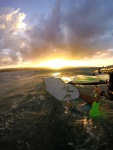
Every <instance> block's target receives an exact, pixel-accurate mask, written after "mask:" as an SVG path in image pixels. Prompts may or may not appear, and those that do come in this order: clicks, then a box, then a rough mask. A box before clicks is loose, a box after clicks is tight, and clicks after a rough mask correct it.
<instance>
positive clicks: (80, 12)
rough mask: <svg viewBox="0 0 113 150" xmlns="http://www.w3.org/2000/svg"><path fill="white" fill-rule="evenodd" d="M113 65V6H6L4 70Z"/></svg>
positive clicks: (41, 2) (62, 2)
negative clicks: (7, 68)
mask: <svg viewBox="0 0 113 150" xmlns="http://www.w3.org/2000/svg"><path fill="white" fill-rule="evenodd" d="M112 64H113V0H0V68H6V67H51V68H60V67H66V66H72V67H76V66H77V67H78V66H108V65H112Z"/></svg>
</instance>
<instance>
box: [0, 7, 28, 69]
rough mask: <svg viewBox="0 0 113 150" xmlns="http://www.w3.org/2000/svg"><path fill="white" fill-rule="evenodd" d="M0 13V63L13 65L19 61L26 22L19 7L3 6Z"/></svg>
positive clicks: (24, 39)
mask: <svg viewBox="0 0 113 150" xmlns="http://www.w3.org/2000/svg"><path fill="white" fill-rule="evenodd" d="M1 12H2V13H1V15H0V65H1V66H4V65H12V64H13V65H14V64H17V63H19V62H20V55H21V51H22V50H23V47H22V44H23V41H25V42H26V40H27V39H26V38H25V35H24V31H25V27H26V24H25V23H24V22H23V20H24V18H25V14H24V13H20V12H19V9H17V10H13V9H11V8H7V9H6V8H5V9H2V10H1Z"/></svg>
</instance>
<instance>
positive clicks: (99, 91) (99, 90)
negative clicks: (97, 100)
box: [95, 87, 105, 96]
mask: <svg viewBox="0 0 113 150" xmlns="http://www.w3.org/2000/svg"><path fill="white" fill-rule="evenodd" d="M95 93H96V94H97V95H99V96H102V95H103V93H105V92H104V91H103V90H101V89H100V88H98V87H95Z"/></svg>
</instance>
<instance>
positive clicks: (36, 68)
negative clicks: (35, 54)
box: [0, 66, 101, 72]
mask: <svg viewBox="0 0 113 150" xmlns="http://www.w3.org/2000/svg"><path fill="white" fill-rule="evenodd" d="M77 68H101V67H94V66H92V67H91V66H90V67H89V66H81V67H80V66H79V67H67V68H62V69H51V68H38V67H25V68H24V67H23V68H1V69H0V72H10V71H24V70H65V69H77Z"/></svg>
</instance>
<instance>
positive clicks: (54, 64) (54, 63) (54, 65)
mask: <svg viewBox="0 0 113 150" xmlns="http://www.w3.org/2000/svg"><path fill="white" fill-rule="evenodd" d="M66 66H67V62H66V60H64V59H54V60H49V61H46V62H44V63H41V64H39V65H38V67H45V68H51V69H62V68H65V67H66Z"/></svg>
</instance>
